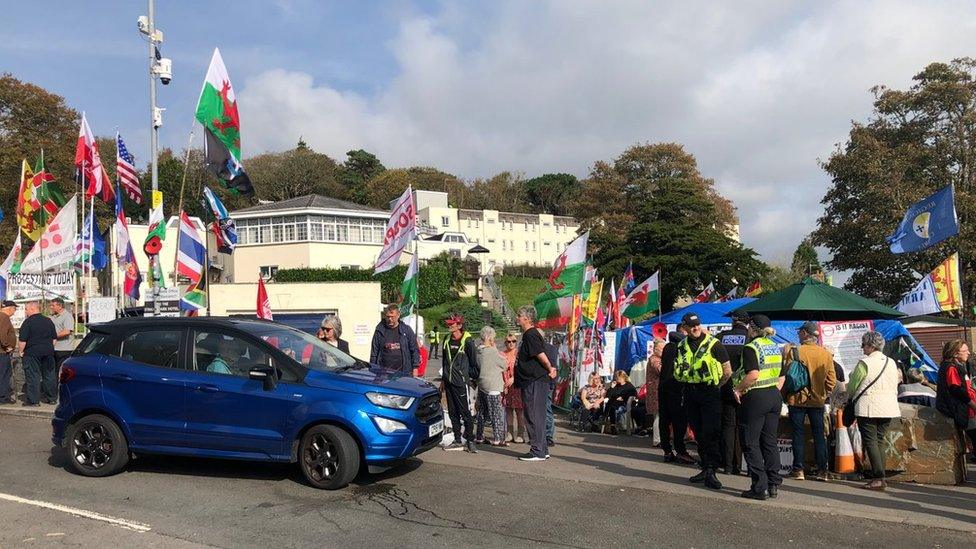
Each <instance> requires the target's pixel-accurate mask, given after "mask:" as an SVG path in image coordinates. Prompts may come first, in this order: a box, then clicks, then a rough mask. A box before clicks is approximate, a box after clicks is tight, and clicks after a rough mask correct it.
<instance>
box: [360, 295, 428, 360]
mask: <svg viewBox="0 0 976 549" xmlns="http://www.w3.org/2000/svg"><path fill="white" fill-rule="evenodd" d="M369 361H370V363H372V364H378V365H380V366H382V367H383V368H385V369H387V370H391V371H398V372H402V373H403V375H407V376H410V375H412V376H416V375H417V368H419V367H420V349H419V348H418V347H417V336H416V335H414V333H413V329H411V328H410V326H407V325H406V324H404V323H403V322H400V307H399V306H398V305H397V304H396V303H391V304H389V305H387V306H386V307H384V308H383V321H382V322H380V323H379V324H377V325H376V331H375V332H373V343H372V345H371V346H370V351H369Z"/></svg>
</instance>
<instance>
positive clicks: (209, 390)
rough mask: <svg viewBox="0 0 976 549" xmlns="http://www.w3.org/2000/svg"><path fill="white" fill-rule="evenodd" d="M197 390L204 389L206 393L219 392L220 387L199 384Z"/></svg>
mask: <svg viewBox="0 0 976 549" xmlns="http://www.w3.org/2000/svg"><path fill="white" fill-rule="evenodd" d="M197 391H202V392H204V393H217V392H219V391H220V387H217V386H216V385H197Z"/></svg>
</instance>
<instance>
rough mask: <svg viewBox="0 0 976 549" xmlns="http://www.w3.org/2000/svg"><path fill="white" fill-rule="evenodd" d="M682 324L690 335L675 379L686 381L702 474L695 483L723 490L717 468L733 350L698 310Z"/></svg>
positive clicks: (682, 347) (693, 479)
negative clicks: (724, 389)
mask: <svg viewBox="0 0 976 549" xmlns="http://www.w3.org/2000/svg"><path fill="white" fill-rule="evenodd" d="M681 323H682V324H684V325H685V327H686V328H687V329H688V337H686V338H685V339H684V341H682V342H681V343H680V344H679V345H678V358H677V361H676V362H675V366H674V378H675V379H677V380H678V381H680V382H682V383H685V400H684V402H685V409H686V410H687V412H688V422H689V423H691V427H692V429H694V430H695V440H696V441H697V442H698V459H699V465H700V466H701V469H702V470H701V473H699V474H697V475H695V476H693V477H691V478H690V479H689V480H690V481H691V482H693V483H694V482H703V483H704V484H705V486H706V487H708V488H711V489H713V490H721V489H722V483H721V482H719V480H718V477H716V476H715V470H716V469H717V468H718V467H719V464H720V462H721V460H722V458H721V455H720V454H719V439H721V438H722V393H721V391H722V385H723V384H725V382H726V381H728V379H729V378H730V377H731V376H732V366H731V364H729V353H728V351H726V350H725V346H724V345H722V344H721V343H720V342H719V341H718V339H716V338H715V337H714V336H712V335H711V334H709V333H708V331H707V330H705V328H704V327H703V326H702V325H701V319H700V318H698V315H696V314H695V313H686V314H685V315H684V317H682V319H681Z"/></svg>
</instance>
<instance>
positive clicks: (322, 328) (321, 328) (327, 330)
mask: <svg viewBox="0 0 976 549" xmlns="http://www.w3.org/2000/svg"><path fill="white" fill-rule="evenodd" d="M319 330H322V331H323V332H331V331H333V330H335V328H333V327H331V326H319Z"/></svg>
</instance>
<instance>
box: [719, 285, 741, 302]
mask: <svg viewBox="0 0 976 549" xmlns="http://www.w3.org/2000/svg"><path fill="white" fill-rule="evenodd" d="M738 296H739V287H738V286H733V287H732V289H731V290H729V293H727V294H725V295H723V296H722V297H720V298H718V302H719V303H725V302H728V301H732V300H733V299H735V298H737V297H738Z"/></svg>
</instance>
